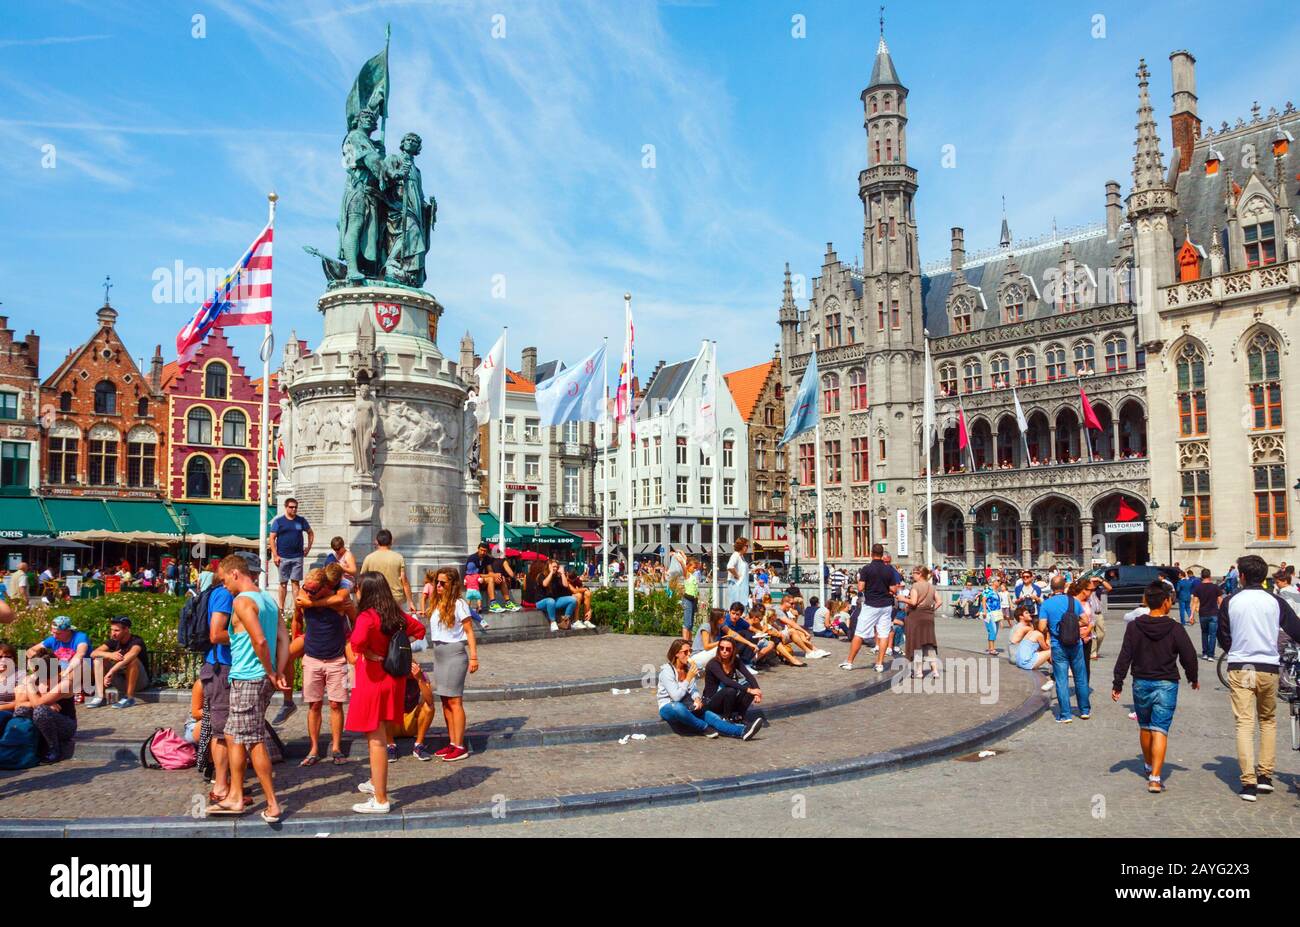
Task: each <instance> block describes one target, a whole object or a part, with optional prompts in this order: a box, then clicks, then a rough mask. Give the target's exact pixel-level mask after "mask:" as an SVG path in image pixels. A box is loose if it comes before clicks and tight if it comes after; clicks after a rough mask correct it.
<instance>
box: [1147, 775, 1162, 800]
mask: <svg viewBox="0 0 1300 927" xmlns="http://www.w3.org/2000/svg"><path fill="white" fill-rule="evenodd" d="M1164 790H1165V785H1164V783H1163V782H1161V781H1160V780H1159V779H1157V778H1155V777H1154V776H1153V777H1151V778H1150V779H1147V791H1148V792H1150V793H1151V794H1152V795H1159V794H1160V793H1161V792H1163V791H1164Z"/></svg>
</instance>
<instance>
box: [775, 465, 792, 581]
mask: <svg viewBox="0 0 1300 927" xmlns="http://www.w3.org/2000/svg"><path fill="white" fill-rule="evenodd" d="M771 510H772V511H773V512H784V511H785V493H784V492H782V491H781V484H780V483H777V484H776V488H775V489H773V490H772V509H771ZM783 520H784V518H783ZM773 537H774V538H775V535H773ZM785 566H786V572H787V573H788V572H789V571H790V539H789V533H788V529H787V536H786V548H785Z"/></svg>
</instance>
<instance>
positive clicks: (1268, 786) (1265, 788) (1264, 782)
mask: <svg viewBox="0 0 1300 927" xmlns="http://www.w3.org/2000/svg"><path fill="white" fill-rule="evenodd" d="M1255 791H1257V792H1271V791H1273V780H1272V779H1270V778H1269V777H1268V776H1259V777H1258V778H1257V779H1256V780H1255Z"/></svg>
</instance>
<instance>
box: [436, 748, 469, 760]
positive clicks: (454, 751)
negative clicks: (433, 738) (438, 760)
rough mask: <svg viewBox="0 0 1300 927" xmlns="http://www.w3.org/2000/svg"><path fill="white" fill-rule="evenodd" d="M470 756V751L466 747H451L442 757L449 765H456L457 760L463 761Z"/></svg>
mask: <svg viewBox="0 0 1300 927" xmlns="http://www.w3.org/2000/svg"><path fill="white" fill-rule="evenodd" d="M467 756H469V751H468V750H466V749H465V748H464V747H456V746H452V747H449V748H448V750H447V752H446V753H444V754H443V755H442V759H443V760H444V761H446V762H448V763H454V762H456V761H457V760H463V759H465V757H467Z"/></svg>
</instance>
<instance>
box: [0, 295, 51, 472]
mask: <svg viewBox="0 0 1300 927" xmlns="http://www.w3.org/2000/svg"><path fill="white" fill-rule="evenodd" d="M40 357H41V339H40V338H39V337H38V336H37V335H36V333H35V332H29V333H28V335H27V337H26V338H24V339H23V340H22V341H17V340H15V338H14V333H13V332H12V331H10V330H9V320H8V319H7V318H6V317H5V316H0V495H6V496H33V495H35V494H36V490H37V489H38V488H39V486H40V450H41V432H40V392H41V381H40Z"/></svg>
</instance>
